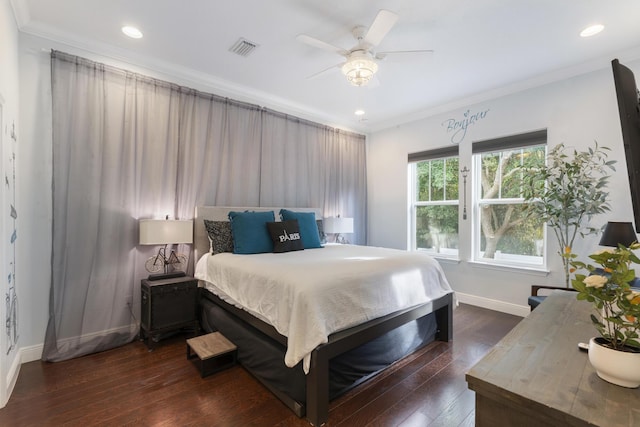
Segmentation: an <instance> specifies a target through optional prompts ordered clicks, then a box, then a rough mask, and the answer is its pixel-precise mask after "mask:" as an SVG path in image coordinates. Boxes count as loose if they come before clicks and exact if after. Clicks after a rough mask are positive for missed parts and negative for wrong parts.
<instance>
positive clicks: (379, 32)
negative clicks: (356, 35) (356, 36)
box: [364, 9, 398, 46]
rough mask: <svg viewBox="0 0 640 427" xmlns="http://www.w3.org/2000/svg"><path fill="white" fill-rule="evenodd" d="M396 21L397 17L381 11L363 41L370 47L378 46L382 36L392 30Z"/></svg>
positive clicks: (383, 10)
mask: <svg viewBox="0 0 640 427" xmlns="http://www.w3.org/2000/svg"><path fill="white" fill-rule="evenodd" d="M397 20H398V15H397V14H395V13H393V12H391V11H389V10H385V9H381V10H380V12H378V14H377V15H376V19H374V20H373V23H372V24H371V26H370V27H369V31H367V35H366V36H364V41H365V42H367V43H369V44H370V45H371V46H378V45H379V44H380V42H381V41H382V39H383V38H384V36H386V35H387V33H388V32H389V31H390V30H391V28H393V26H394V25H395V24H396V21H397Z"/></svg>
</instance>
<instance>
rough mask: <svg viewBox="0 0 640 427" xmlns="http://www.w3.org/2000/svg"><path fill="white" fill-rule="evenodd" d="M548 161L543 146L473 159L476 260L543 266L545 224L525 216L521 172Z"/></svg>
mask: <svg viewBox="0 0 640 427" xmlns="http://www.w3.org/2000/svg"><path fill="white" fill-rule="evenodd" d="M545 157H546V146H544V145H539V146H532V147H526V148H514V149H507V150H504V151H494V152H483V153H478V154H475V155H474V161H475V180H476V188H477V190H476V193H475V194H477V198H476V200H477V203H476V215H474V218H475V226H476V227H475V229H476V234H475V235H476V237H477V238H476V241H475V243H476V244H475V248H476V249H475V251H474V253H475V258H476V259H478V260H482V261H487V260H495V261H496V262H499V263H501V264H514V265H535V266H541V265H544V224H542V223H540V222H539V221H536V220H535V219H534V218H531V217H527V216H526V215H525V212H524V209H525V201H524V194H523V188H522V178H523V177H522V173H523V169H522V168H523V167H525V168H526V167H535V166H541V165H544V163H545Z"/></svg>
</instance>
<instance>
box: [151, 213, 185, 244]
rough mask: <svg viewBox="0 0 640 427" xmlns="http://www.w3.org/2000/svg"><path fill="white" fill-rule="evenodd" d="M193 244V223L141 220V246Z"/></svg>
mask: <svg viewBox="0 0 640 427" xmlns="http://www.w3.org/2000/svg"><path fill="white" fill-rule="evenodd" d="M192 242H193V221H191V220H170V219H141V220H140V244H141V245H168V244H174V243H192Z"/></svg>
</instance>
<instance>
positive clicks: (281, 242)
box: [267, 219, 304, 253]
mask: <svg viewBox="0 0 640 427" xmlns="http://www.w3.org/2000/svg"><path fill="white" fill-rule="evenodd" d="M267 229H268V230H269V234H270V235H271V241H272V242H273V252H275V253H282V252H290V251H301V250H303V249H304V246H303V245H302V238H301V237H300V227H298V221H297V220H295V219H293V220H289V221H280V222H268V223H267Z"/></svg>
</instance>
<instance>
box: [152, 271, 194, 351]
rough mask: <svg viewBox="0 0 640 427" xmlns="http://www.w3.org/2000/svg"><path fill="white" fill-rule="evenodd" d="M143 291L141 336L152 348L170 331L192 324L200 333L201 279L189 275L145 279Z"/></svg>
mask: <svg viewBox="0 0 640 427" xmlns="http://www.w3.org/2000/svg"><path fill="white" fill-rule="evenodd" d="M140 291H141V293H142V296H141V310H140V313H141V319H140V338H141V339H142V340H144V341H145V342H146V344H147V347H148V348H149V350H153V346H154V344H155V343H156V342H157V341H159V339H160V337H161V335H162V334H165V333H167V332H172V331H176V330H179V329H182V328H191V329H192V330H193V332H194V335H195V334H197V332H198V329H199V325H198V315H197V304H198V298H197V297H198V279H195V278H193V277H190V276H185V277H175V278H171V279H161V280H148V279H143V280H142V283H141V286H140Z"/></svg>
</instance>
